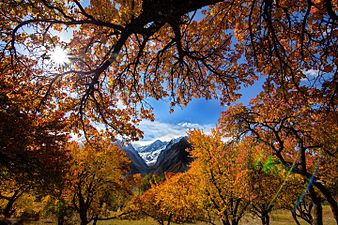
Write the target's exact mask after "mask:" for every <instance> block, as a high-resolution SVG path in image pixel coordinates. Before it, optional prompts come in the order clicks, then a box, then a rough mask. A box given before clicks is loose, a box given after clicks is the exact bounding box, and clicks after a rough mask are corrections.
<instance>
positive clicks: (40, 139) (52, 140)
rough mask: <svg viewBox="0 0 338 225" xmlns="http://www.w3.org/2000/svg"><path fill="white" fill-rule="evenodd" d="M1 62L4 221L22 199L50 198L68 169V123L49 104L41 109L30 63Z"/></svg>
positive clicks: (0, 165) (0, 171) (0, 177)
mask: <svg viewBox="0 0 338 225" xmlns="http://www.w3.org/2000/svg"><path fill="white" fill-rule="evenodd" d="M9 61H10V59H9V58H3V59H2V63H1V64H0V71H1V75H0V117H1V120H0V180H1V181H0V190H1V193H0V201H1V202H2V204H1V205H2V206H3V208H2V210H1V213H2V214H3V215H4V216H5V218H7V217H10V216H11V215H13V214H14V213H15V209H16V208H17V207H16V205H17V201H18V200H19V201H20V199H19V198H22V197H23V196H28V195H35V194H36V195H45V194H46V193H49V194H53V193H55V191H57V188H58V187H59V186H60V184H61V183H62V181H63V178H64V175H65V173H66V170H67V160H68V153H67V151H66V150H65V149H64V145H65V142H66V141H67V139H68V132H67V127H68V122H67V120H66V119H65V118H64V113H63V111H61V110H54V111H53V112H50V113H49V114H48V115H43V114H42V113H43V112H44V111H49V109H50V108H53V107H55V106H54V105H53V103H52V102H49V103H48V104H45V105H43V106H41V107H39V105H40V99H39V97H38V95H36V91H37V90H35V88H37V86H36V85H35V84H33V83H31V80H30V79H31V78H32V76H31V75H32V72H31V67H33V66H34V62H33V61H32V60H29V59H27V58H25V57H23V58H21V62H25V63H26V66H29V67H26V66H24V65H23V64H21V65H20V66H18V67H15V68H13V67H10V66H8V65H7V64H6V62H9Z"/></svg>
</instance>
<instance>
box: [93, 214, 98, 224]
mask: <svg viewBox="0 0 338 225" xmlns="http://www.w3.org/2000/svg"><path fill="white" fill-rule="evenodd" d="M98 219H99V217H98V216H95V218H94V220H93V225H96V224H97V221H98Z"/></svg>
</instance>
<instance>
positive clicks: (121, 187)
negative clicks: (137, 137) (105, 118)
mask: <svg viewBox="0 0 338 225" xmlns="http://www.w3.org/2000/svg"><path fill="white" fill-rule="evenodd" d="M70 150H71V152H72V158H73V162H72V168H71V172H70V174H69V178H68V191H67V192H65V197H64V198H65V200H66V203H67V204H68V205H69V206H70V207H72V208H74V209H75V211H76V212H77V213H78V215H79V217H80V221H81V225H86V224H89V223H90V222H93V221H94V223H96V221H98V220H102V219H107V218H109V217H112V218H115V217H116V216H114V215H113V213H114V212H118V211H121V209H122V208H123V207H124V205H125V203H126V201H127V200H128V199H129V198H130V196H131V194H132V193H131V188H132V187H131V186H130V185H129V184H128V182H127V181H128V179H127V178H126V177H125V176H126V175H127V174H128V171H129V164H130V161H129V159H128V158H127V156H126V155H125V153H124V152H123V151H122V150H121V149H119V148H118V147H117V145H113V144H112V143H110V140H109V139H108V140H102V139H101V140H100V141H99V142H98V141H96V142H91V143H87V144H85V145H84V146H83V147H82V148H80V147H79V146H78V145H77V144H76V143H73V144H71V145H70Z"/></svg>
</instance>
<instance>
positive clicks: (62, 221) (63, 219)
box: [58, 215, 65, 225]
mask: <svg viewBox="0 0 338 225" xmlns="http://www.w3.org/2000/svg"><path fill="white" fill-rule="evenodd" d="M64 222H65V217H64V215H59V216H58V225H63V224H64Z"/></svg>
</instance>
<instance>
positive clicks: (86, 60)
mask: <svg viewBox="0 0 338 225" xmlns="http://www.w3.org/2000/svg"><path fill="white" fill-rule="evenodd" d="M0 9H1V10H0V62H1V63H0V116H1V121H0V169H1V174H0V177H1V178H3V177H4V178H5V177H8V173H13V174H16V176H18V175H19V174H20V172H21V171H24V170H25V169H27V168H29V169H34V170H31V171H32V174H34V175H38V176H37V177H39V175H41V174H46V172H48V173H49V172H50V174H53V173H54V172H57V171H56V170H54V169H55V168H56V167H55V166H53V165H62V166H64V165H63V164H62V159H61V158H62V157H61V156H62V155H65V156H67V152H66V151H64V150H65V148H64V146H65V142H67V140H69V134H72V135H83V134H84V136H85V137H86V138H87V141H89V142H90V140H95V139H96V138H98V137H99V136H100V135H101V134H99V133H98V132H97V129H99V128H101V127H100V126H99V125H102V124H104V125H105V127H104V129H105V131H106V132H105V133H104V134H108V136H109V138H113V139H114V138H123V139H124V140H136V139H138V138H142V131H141V130H140V129H139V128H138V126H137V125H138V124H139V122H140V121H141V120H142V119H150V120H154V115H153V113H152V106H151V105H150V104H149V100H150V99H156V100H160V99H169V101H170V106H171V111H172V110H174V108H175V106H176V105H181V106H186V105H187V104H188V103H189V102H190V101H191V100H192V99H193V98H205V99H219V102H220V104H223V105H225V104H226V105H228V110H226V111H225V112H224V113H223V114H222V116H221V118H220V121H219V125H218V128H217V132H218V133H217V136H216V137H214V138H212V137H208V136H205V135H204V134H202V133H200V134H198V132H197V133H195V134H196V135H195V136H194V133H192V137H193V138H192V140H193V141H195V145H196V146H197V147H196V148H197V149H199V148H201V149H202V147H203V148H204V147H207V149H208V150H210V153H215V152H216V153H217V151H219V152H220V153H219V154H220V155H221V156H222V159H223V160H224V159H226V158H227V157H228V158H233V160H237V158H236V157H232V156H231V153H233V154H235V155H236V154H243V155H244V156H245V157H248V156H249V155H248V152H245V151H243V149H242V147H243V146H244V147H243V148H244V149H247V150H248V149H249V150H250V148H246V147H248V146H247V145H245V144H243V146H242V145H238V143H241V142H242V141H245V140H254V141H253V143H255V144H257V146H263V147H262V148H263V149H264V151H265V153H266V154H267V156H270V155H271V156H273V157H275V159H276V160H278V161H279V162H280V163H281V164H282V166H283V167H284V168H285V169H286V170H287V171H291V172H292V173H293V174H297V175H298V176H300V177H301V178H302V179H303V181H304V182H305V181H306V182H309V186H308V187H307V191H308V192H309V197H310V198H311V201H312V202H313V204H314V205H315V210H316V212H317V213H316V218H315V219H314V220H315V224H317V225H320V224H322V221H321V217H322V216H321V210H322V209H321V200H322V198H325V199H326V200H327V201H328V203H329V204H330V207H331V209H332V212H333V214H334V216H335V219H336V221H338V206H337V201H336V198H335V194H336V190H335V189H336V187H337V173H336V168H337V152H338V151H337V149H338V148H337V143H336V142H337V137H338V134H337V131H338V128H337V124H338V122H337V121H338V116H337V103H338V98H337V94H338V73H337V70H338V66H337V64H338V60H337V52H338V51H337V50H338V45H337V43H338V40H337V39H338V38H337V37H338V35H337V32H338V29H337V24H338V15H337V12H338V2H337V1H332V0H307V1H292V0H286V1H280V0H275V1H272V0H249V1H242V0H223V1H221V0H189V1H183V0H116V1H113V0H91V1H79V0H64V1H52V0H20V1H18V0H2V1H1V3H0ZM67 34H68V35H69V40H64V39H62V38H61V36H62V35H67ZM257 79H259V80H262V81H264V85H263V87H262V90H261V93H260V94H259V95H258V96H253V98H252V100H251V102H250V103H249V104H248V105H247V106H244V105H241V104H236V105H235V104H234V102H235V101H236V100H238V98H239V97H240V93H239V91H240V90H241V89H242V88H243V87H246V86H248V85H252V84H253V83H254V82H255V81H256V80H257ZM194 137H195V139H196V140H195V139H194ZM224 137H227V138H230V139H231V140H232V141H233V142H234V143H232V144H234V145H233V146H232V145H229V146H228V147H227V148H225V147H224V148H223V147H222V146H221V145H223V144H220V143H221V142H220V140H222V138H224ZM203 139H205V140H206V143H201V140H203ZM109 141H111V139H109ZM89 142H88V143H89ZM250 143H251V142H250ZM92 144H93V143H92ZM94 144H95V143H94ZM199 146H200V147H199ZM240 146H242V147H240ZM224 149H227V152H223V150H224ZM224 151H225V150H224ZM200 153H201V154H202V153H203V151H202V150H200ZM84 154H85V153H84ZM196 154H197V155H198V153H196ZM205 154H206V155H205V156H207V153H205ZM208 154H209V153H208ZM228 154H230V155H228ZM55 155H56V156H57V157H54V156H55ZM244 156H243V157H239V158H238V161H240V160H241V159H245V157H244ZM51 159H53V160H51ZM202 159H203V157H200V160H202ZM215 159H216V158H215ZM102 160H103V159H102ZM206 160H207V158H206ZM248 160H249V159H248ZM249 161H250V160H249ZM50 162H55V164H53V163H50ZM196 162H198V160H197V161H196ZM221 162H223V161H222V160H219V161H217V162H215V164H213V165H215V166H217V167H218V165H219V163H221ZM224 163H225V162H224ZM242 164H243V163H242ZM225 165H226V163H225ZM62 166H60V167H59V168H60V169H61V172H62V173H61V174H63V173H65V171H66V169H63V167H62ZM231 166H232V165H228V166H227V167H226V166H225V167H224V168H222V169H227V168H228V167H229V168H231ZM243 166H244V165H238V168H241V169H242V170H243V171H246V168H244V167H243ZM43 168H47V169H48V170H44V169H43ZM220 168H221V167H220ZM49 169H50V170H49ZM243 171H242V172H243ZM230 174H231V173H230ZM221 175H222V174H221ZM221 175H220V177H224V176H221ZM233 175H234V176H229V177H230V178H231V179H233V180H234V182H233V184H232V183H231V182H228V183H226V184H224V185H225V186H226V185H230V186H231V188H230V189H229V190H230V191H232V190H233V191H234V194H235V195H234V197H235V198H234V199H232V200H230V202H231V201H233V200H236V199H237V200H238V199H240V202H241V203H245V205H244V206H243V207H241V208H242V209H246V208H247V204H249V202H250V201H251V200H252V199H251V198H249V197H245V196H244V197H243V196H241V195H240V194H244V193H245V192H243V193H237V191H238V188H237V186H236V185H237V184H238V183H239V182H237V175H236V174H233ZM42 176H45V177H49V178H51V177H53V176H51V175H42ZM227 176H228V175H227ZM238 176H239V175H238ZM225 177H226V176H225ZM244 177H248V179H246V180H245V181H243V182H245V184H246V185H243V188H244V186H246V187H250V185H249V183H247V182H249V181H250V179H249V174H245V176H244ZM9 178H10V179H9V180H8V183H11V182H17V180H15V178H14V177H13V176H9ZM230 178H229V179H230ZM263 178H264V177H263ZM263 178H262V182H263V183H264V179H265V178H264V179H263ZM18 179H21V178H20V177H18ZM60 179H62V178H60ZM177 179H178V178H177ZM231 179H230V180H231ZM21 180H22V179H21ZM219 180H224V179H219ZM45 181H46V182H45V183H48V180H45ZM168 183H170V182H168ZM173 183H175V182H173ZM6 185H7V183H6ZM222 185H223V184H222ZM217 186H218V185H216V186H215V187H217ZM245 191H248V190H245ZM151 192H152V190H149V191H148V192H146V193H151ZM220 193H221V192H220ZM222 193H223V192H222ZM237 194H238V195H237ZM149 195H150V194H149ZM226 195H227V193H226ZM221 196H222V195H221ZM5 197H6V198H8V196H5ZM216 199H217V198H216ZM217 201H218V200H217ZM264 204H265V203H264ZM219 207H220V208H227V207H228V206H227V204H223V205H219ZM264 208H265V207H264ZM265 209H266V208H265ZM267 210H269V209H267ZM168 212H170V210H168ZM223 217H224V218H225V217H226V216H225V215H223ZM239 219H240V218H235V222H236V221H237V222H238V220H239ZM224 221H225V220H224Z"/></svg>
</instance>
